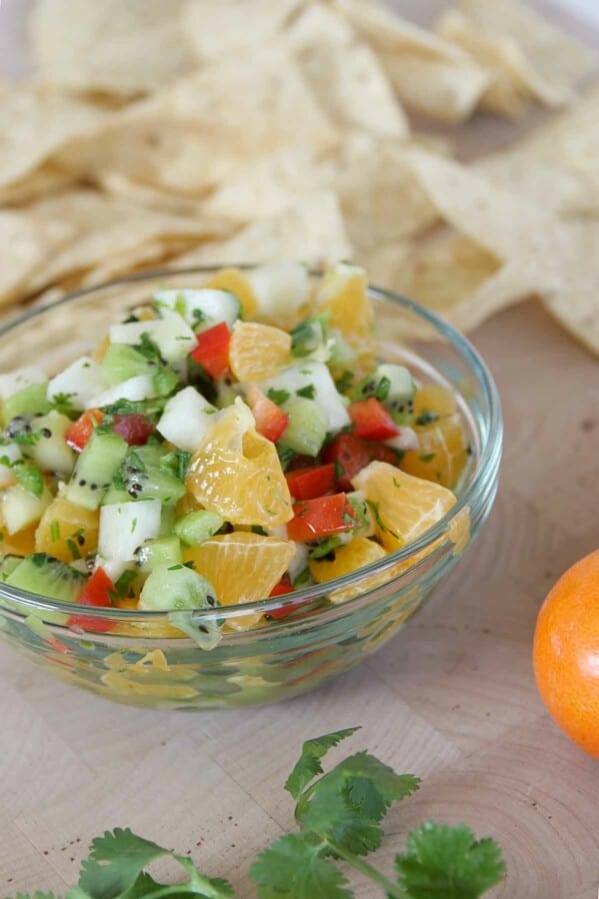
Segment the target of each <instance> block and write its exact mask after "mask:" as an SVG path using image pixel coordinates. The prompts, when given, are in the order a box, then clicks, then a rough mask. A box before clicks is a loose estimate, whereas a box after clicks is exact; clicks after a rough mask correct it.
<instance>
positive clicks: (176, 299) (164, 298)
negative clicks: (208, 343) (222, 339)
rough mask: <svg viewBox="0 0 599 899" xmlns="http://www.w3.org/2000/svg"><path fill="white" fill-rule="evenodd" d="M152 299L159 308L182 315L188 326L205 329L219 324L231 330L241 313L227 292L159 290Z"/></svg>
mask: <svg viewBox="0 0 599 899" xmlns="http://www.w3.org/2000/svg"><path fill="white" fill-rule="evenodd" d="M154 299H155V300H156V302H157V303H158V305H159V306H163V307H164V306H166V307H168V308H169V309H171V310H173V311H174V312H178V313H179V315H182V316H183V318H184V319H185V321H186V322H187V324H188V325H200V326H205V327H206V328H209V327H212V326H213V325H219V324H220V323H221V322H226V323H227V325H228V326H229V328H232V327H233V325H234V324H235V322H236V321H237V319H238V318H239V315H240V313H241V305H240V303H239V300H238V299H237V297H236V296H234V295H233V294H232V293H230V292H229V291H228V290H216V289H214V288H209V287H205V288H203V289H202V290H159V291H158V293H156V294H154Z"/></svg>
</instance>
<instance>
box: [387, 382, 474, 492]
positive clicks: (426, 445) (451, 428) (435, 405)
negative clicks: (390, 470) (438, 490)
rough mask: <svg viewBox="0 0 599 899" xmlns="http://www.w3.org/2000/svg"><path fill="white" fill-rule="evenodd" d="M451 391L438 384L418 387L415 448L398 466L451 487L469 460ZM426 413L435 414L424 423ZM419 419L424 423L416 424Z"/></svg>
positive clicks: (417, 475) (419, 476)
mask: <svg viewBox="0 0 599 899" xmlns="http://www.w3.org/2000/svg"><path fill="white" fill-rule="evenodd" d="M456 410H457V404H456V400H455V396H454V394H453V393H452V392H451V390H448V389H447V388H446V387H442V386H441V385H439V384H429V385H427V386H425V387H420V388H419V389H418V390H417V391H416V394H415V396H414V416H415V424H414V429H415V430H416V432H417V434H418V439H419V441H420V447H419V449H418V450H410V451H408V452H406V454H405V455H404V457H403V459H402V461H401V463H400V464H401V468H402V469H403V471H407V472H408V474H412V475H414V476H415V477H418V478H425V479H426V480H427V481H436V482H437V483H439V484H443V486H444V487H453V486H454V485H455V484H456V483H457V481H458V479H459V477H460V475H461V473H462V471H463V470H464V468H465V466H466V463H467V461H468V442H467V440H466V433H465V431H464V426H463V424H462V421H461V419H460V416H459V415H458V413H457V411H456ZM427 416H433V417H434V416H437V417H436V418H434V420H432V421H430V422H428V423H426V421H424V418H425V417H427ZM419 418H420V419H422V420H423V421H424V423H422V424H418V420H419Z"/></svg>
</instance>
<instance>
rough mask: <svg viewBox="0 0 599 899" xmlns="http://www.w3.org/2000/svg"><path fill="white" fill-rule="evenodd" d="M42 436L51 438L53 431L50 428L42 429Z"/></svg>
mask: <svg viewBox="0 0 599 899" xmlns="http://www.w3.org/2000/svg"><path fill="white" fill-rule="evenodd" d="M40 434H41V435H42V437H46V438H49V437H51V436H52V431H51V430H50V428H42V429H41V431H40Z"/></svg>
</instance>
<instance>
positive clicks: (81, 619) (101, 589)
mask: <svg viewBox="0 0 599 899" xmlns="http://www.w3.org/2000/svg"><path fill="white" fill-rule="evenodd" d="M113 592H114V584H113V583H112V581H111V580H110V578H109V577H108V575H107V574H106V572H105V571H104V569H103V568H96V570H95V571H94V573H93V574H92V576H91V577H90V579H89V581H88V582H87V584H86V585H85V587H84V588H83V591H82V592H81V595H80V596H78V597H77V605H80V606H100V607H102V608H104V607H106V608H111V607H112V599H111V593H113ZM67 624H68V626H69V627H80V628H81V629H82V630H84V631H92V632H94V633H103V632H104V631H110V630H112V628H113V627H114V624H113V622H111V621H108V620H107V619H106V618H90V617H88V616H87V615H70V616H69V619H68V621H67Z"/></svg>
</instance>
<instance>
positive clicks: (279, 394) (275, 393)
mask: <svg viewBox="0 0 599 899" xmlns="http://www.w3.org/2000/svg"><path fill="white" fill-rule="evenodd" d="M266 395H267V397H268V398H269V400H272V401H273V403H276V404H277V406H282V405H283V403H286V402H287V400H288V399H289V397H290V396H291V394H290V393H289V391H288V390H277V388H276V387H271V388H270V389H269V391H268V393H267V394H266Z"/></svg>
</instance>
